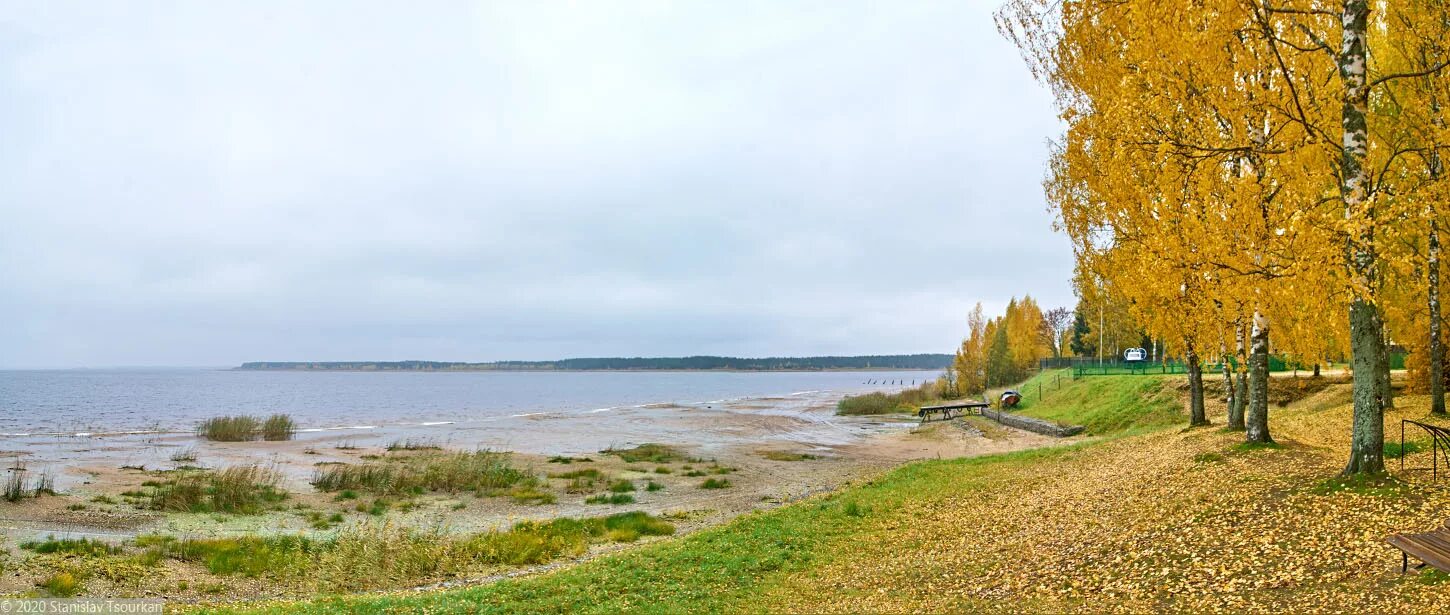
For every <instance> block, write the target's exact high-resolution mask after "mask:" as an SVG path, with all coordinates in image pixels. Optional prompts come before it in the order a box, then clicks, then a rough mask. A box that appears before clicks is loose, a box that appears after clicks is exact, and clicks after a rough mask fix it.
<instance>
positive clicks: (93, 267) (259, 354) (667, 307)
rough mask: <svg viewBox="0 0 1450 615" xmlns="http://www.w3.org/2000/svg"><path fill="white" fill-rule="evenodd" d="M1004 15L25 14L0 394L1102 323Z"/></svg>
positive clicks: (5, 6)
mask: <svg viewBox="0 0 1450 615" xmlns="http://www.w3.org/2000/svg"><path fill="white" fill-rule="evenodd" d="M994 8H995V4H994V3H991V2H967V3H936V2H921V3H884V4H883V3H867V2H859V3H857V2H793V3H780V2H760V3H707V2H699V3H667V4H655V3H637V4H636V3H534V2H519V3H464V2H424V3H406V4H398V3H360V2H351V1H349V2H333V3H329V2H308V3H288V2H271V3H257V2H235V3H210V2H209V3H180V2H155V3H89V2H73V3H65V2H56V3H22V2H8V3H7V2H0V135H4V137H3V138H0V319H3V321H4V322H5V323H6V326H5V327H4V328H3V329H0V367H6V366H8V367H27V366H104V365H138V364H150V365H156V364H168V365H180V364H201V365H228V364H234V363H239V362H241V361H246V360H291V359H404V358H428V359H438V360H487V359H505V358H516V359H542V358H554V357H561V356H584V355H589V356H598V355H660V354H663V355H679V354H694V353H711V354H735V355H779V354H822V353H884V352H922V351H946V350H949V349H950V348H951V347H952V346H953V345H954V344H955V343H956V341H957V339H959V337H960V336H961V334H962V332H963V329H964V326H965V325H964V320H965V313H966V310H967V309H969V308H970V306H971V304H972V303H974V302H976V301H983V302H984V303H985V305H986V307H987V308H988V309H989V310H993V309H1000V308H1001V307H1002V306H1003V305H1005V303H1006V301H1007V299H1008V298H1009V297H1010V296H1012V295H1019V296H1020V295H1021V294H1023V293H1029V292H1030V293H1032V294H1033V295H1035V296H1038V297H1039V298H1040V299H1041V300H1042V302H1043V303H1044V304H1047V305H1059V304H1070V303H1071V301H1072V298H1071V294H1070V292H1069V289H1068V284H1067V281H1068V276H1069V275H1070V268H1071V256H1070V251H1069V250H1068V247H1067V245H1066V242H1065V240H1063V239H1062V238H1061V237H1060V236H1058V235H1055V234H1053V233H1052V231H1051V228H1050V220H1049V217H1048V214H1047V212H1046V210H1045V206H1044V204H1043V202H1042V196H1041V189H1040V180H1041V176H1042V171H1041V169H1042V164H1043V159H1044V155H1045V151H1046V146H1045V141H1046V139H1047V138H1048V137H1049V136H1051V135H1052V134H1054V133H1055V132H1056V131H1057V130H1058V124H1057V122H1056V120H1055V119H1054V113H1053V110H1052V107H1051V104H1050V100H1049V98H1048V96H1047V94H1046V93H1045V92H1044V91H1042V89H1041V88H1040V87H1039V86H1038V85H1037V84H1035V83H1033V82H1032V81H1031V79H1030V77H1029V76H1028V75H1027V72H1026V70H1025V69H1024V68H1023V67H1022V64H1021V62H1020V61H1019V59H1018V57H1017V55H1016V52H1015V50H1014V49H1012V48H1011V46H1010V45H1008V44H1007V43H1006V42H1004V41H1003V40H1001V38H1000V37H999V36H997V34H996V33H995V31H994V30H993V27H992V23H991V19H990V15H991V11H992V10H994Z"/></svg>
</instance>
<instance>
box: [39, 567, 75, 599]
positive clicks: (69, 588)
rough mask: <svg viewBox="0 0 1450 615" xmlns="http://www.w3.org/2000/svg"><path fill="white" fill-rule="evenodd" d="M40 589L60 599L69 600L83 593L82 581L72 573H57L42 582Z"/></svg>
mask: <svg viewBox="0 0 1450 615" xmlns="http://www.w3.org/2000/svg"><path fill="white" fill-rule="evenodd" d="M40 587H42V588H44V589H45V591H47V592H50V595H52V596H56V597H59V598H69V597H71V596H74V595H76V594H78V593H80V591H81V580H80V578H79V577H77V576H76V575H75V573H72V572H57V573H55V574H52V575H50V576H49V577H46V579H45V580H44V581H41V582H40Z"/></svg>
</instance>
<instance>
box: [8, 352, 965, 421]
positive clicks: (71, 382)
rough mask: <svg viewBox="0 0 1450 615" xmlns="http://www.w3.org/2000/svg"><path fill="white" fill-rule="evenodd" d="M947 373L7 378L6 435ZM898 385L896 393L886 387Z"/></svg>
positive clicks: (713, 400)
mask: <svg viewBox="0 0 1450 615" xmlns="http://www.w3.org/2000/svg"><path fill="white" fill-rule="evenodd" d="M936 375H937V374H936V372H924V371H901V372H880V371H874V372H465V373H453V372H401V373H376V372H280V371H279V372H267V371H231V370H218V369H118V370H55V371H45V370H35V371H0V435H4V436H9V437H16V436H21V437H23V436H28V435H41V434H67V435H69V434H77V433H87V434H88V433H116V432H123V431H156V430H160V431H173V430H175V431H184V430H190V429H192V428H193V427H194V426H195V425H196V423H197V422H198V421H201V420H203V419H206V418H209V417H213V416H217V415H222V414H257V415H266V414H271V413H274V412H284V413H288V414H291V415H292V416H293V417H294V418H295V419H296V420H297V422H298V424H299V426H300V427H302V428H304V429H335V428H346V427H358V426H386V425H429V424H440V423H444V422H463V421H475V420H479V419H492V418H510V417H520V416H532V415H533V413H546V414H555V413H558V414H573V415H587V414H589V413H599V412H609V411H612V410H619V409H628V408H643V407H646V406H649V405H654V404H678V405H682V406H692V407H709V406H711V405H712V404H722V403H726V402H738V401H739V400H741V399H749V398H768V397H789V396H792V395H796V396H807V397H810V398H812V399H816V400H820V399H825V398H829V397H832V396H836V397H838V396H840V395H844V394H850V393H859V392H865V391H871V390H895V389H900V388H902V387H903V386H909V385H911V384H912V383H920V382H922V381H923V380H924V379H930V378H935V377H936ZM883 383H891V384H883Z"/></svg>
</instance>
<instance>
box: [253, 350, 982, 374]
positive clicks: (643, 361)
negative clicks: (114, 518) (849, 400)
mask: <svg viewBox="0 0 1450 615" xmlns="http://www.w3.org/2000/svg"><path fill="white" fill-rule="evenodd" d="M954 358H955V355H950V354H905V355H867V356H855V357H767V358H759V359H746V358H739V357H713V356H697V357H634V358H624V357H613V358H583V359H560V360H557V361H490V362H485V363H466V362H451V361H252V362H248V363H243V364H242V365H241V367H240V368H238V369H244V370H292V371H378V372H386V371H392V372H470V371H646V370H689V371H709V370H739V371H825V370H858V369H921V370H928V369H946V368H947V367H949V366H951V364H952V360H953V359H954Z"/></svg>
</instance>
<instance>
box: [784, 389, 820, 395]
mask: <svg viewBox="0 0 1450 615" xmlns="http://www.w3.org/2000/svg"><path fill="white" fill-rule="evenodd" d="M820 392H822V391H820V390H819V389H818V390H815V391H796V392H794V393H791V395H793V396H794V395H810V394H811V393H820Z"/></svg>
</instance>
